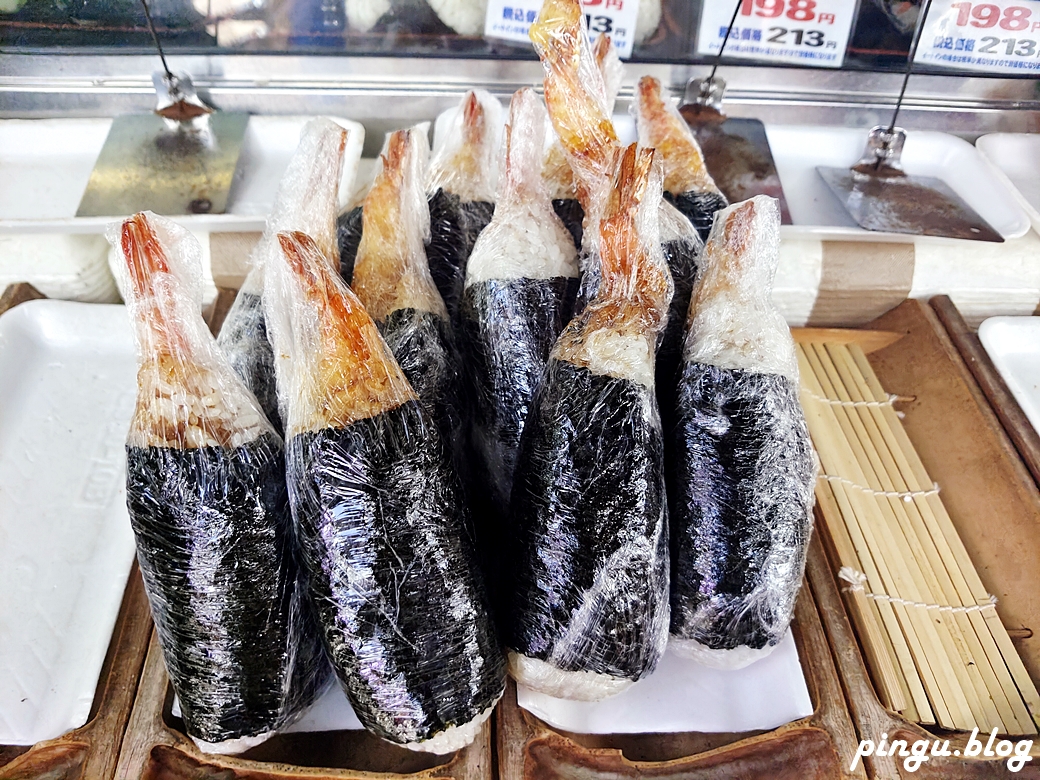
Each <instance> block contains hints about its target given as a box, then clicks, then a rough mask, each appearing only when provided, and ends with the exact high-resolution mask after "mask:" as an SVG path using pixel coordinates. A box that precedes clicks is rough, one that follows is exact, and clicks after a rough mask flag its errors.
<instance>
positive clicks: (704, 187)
mask: <svg viewBox="0 0 1040 780" xmlns="http://www.w3.org/2000/svg"><path fill="white" fill-rule="evenodd" d="M632 112H633V113H634V114H635V116H636V126H637V127H638V129H639V143H641V144H642V145H643V146H650V147H653V148H655V149H657V151H658V159H659V160H661V162H662V163H663V165H664V167H665V176H664V195H665V197H666V198H668V199H669V200H670V201H671V202H672V203H674V204H675V206H676V208H678V209H679V211H681V212H682V213H683V214H685V215H686V217H687V218H689V220H690V222H692V223H693V226H694V227H695V228H697V232H699V233H700V235H701V238H702V239H705V240H707V238H708V234H709V233H710V232H711V226H712V221H713V219H714V217H715V212H716V211H718V210H719V209H723V208H725V207H726V206H728V205H729V202H728V201H727V200H726V196H725V195H723V194H722V192H721V191H720V190H719V188H718V187H717V186H716V185H715V181H714V180H713V179H712V178H711V174H709V173H708V169H707V167H706V166H705V164H704V155H702V154H701V148H700V146H699V145H698V143H697V139H696V138H694V136H693V131H691V130H690V126H689V125H688V124H686V120H685V119H683V118H682V114H680V113H679V110H678V109H677V108H676V107H675V106H674V105H673V104H672V102H671V100H669V99H668V98H666V97H664V96H663V95H661V82H660V81H658V80H657V79H655V78H653V77H652V76H644V77H643V78H641V79H640V80H639V86H638V88H637V89H636V101H635V102H634V103H633V104H632Z"/></svg>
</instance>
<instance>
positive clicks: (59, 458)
mask: <svg viewBox="0 0 1040 780" xmlns="http://www.w3.org/2000/svg"><path fill="white" fill-rule="evenodd" d="M136 389H137V365H136V357H135V354H134V345H133V340H132V336H131V333H130V326H129V323H128V322H127V318H126V310H125V309H124V307H122V306H109V305H100V304H87V303H69V302H65V301H31V302H29V303H24V304H21V305H20V306H16V307H15V308H13V309H11V310H10V311H8V312H7V313H5V314H4V315H3V316H2V317H0V744H13V745H31V744H34V743H36V742H39V741H40V740H44V739H51V738H54V737H58V736H60V735H61V734H64V733H65V732H67V731H69V730H71V729H74V728H78V727H79V726H82V725H83V724H84V723H85V722H86V720H87V716H88V714H89V712H90V707H91V703H92V702H93V699H94V693H95V689H96V687H97V682H98V675H99V674H100V671H101V665H102V663H103V662H104V659H105V653H106V651H107V649H108V645H109V641H110V639H111V635H112V629H113V627H114V625H115V621H116V617H117V616H118V614H119V606H120V603H121V601H122V597H123V591H124V590H125V588H126V582H127V577H128V576H129V573H130V568H131V565H132V563H133V559H134V537H133V533H132V531H131V529H130V521H129V518H128V517H127V511H126V492H125V482H126V477H125V471H126V469H125V455H124V442H125V441H126V432H127V429H128V428H129V423H130V416H131V414H132V412H133V405H134V397H135V394H136Z"/></svg>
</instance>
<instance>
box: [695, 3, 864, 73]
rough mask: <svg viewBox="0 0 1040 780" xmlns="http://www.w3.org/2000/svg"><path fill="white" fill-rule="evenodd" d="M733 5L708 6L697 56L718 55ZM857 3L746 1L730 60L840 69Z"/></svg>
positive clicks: (739, 14)
mask: <svg viewBox="0 0 1040 780" xmlns="http://www.w3.org/2000/svg"><path fill="white" fill-rule="evenodd" d="M733 8H734V6H733V4H732V3H727V2H719V0H712V1H711V2H706V3H704V8H703V10H702V11H701V22H700V25H699V27H698V30H697V53H698V54H701V55H708V56H710V55H713V54H718V53H719V49H720V48H721V47H722V40H723V38H725V37H726V28H727V27H728V26H729V20H730V18H732V16H733ZM855 10H856V0H742V2H741V3H740V10H739V11H738V12H737V18H736V20H735V21H734V22H733V30H732V32H731V33H730V36H729V40H728V41H727V42H726V52H725V56H726V57H733V58H735V59H747V60H765V61H767V62H786V63H790V64H799V65H810V66H814V67H818V68H840V67H841V64H842V61H843V60H844V59H845V47H846V46H847V45H848V42H849V31H850V30H851V29H852V22H853V17H854V13H855Z"/></svg>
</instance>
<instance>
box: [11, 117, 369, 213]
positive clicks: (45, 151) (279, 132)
mask: <svg viewBox="0 0 1040 780" xmlns="http://www.w3.org/2000/svg"><path fill="white" fill-rule="evenodd" d="M311 118H312V117H308V116H251V117H250V118H249V124H248V125H247V126H246V134H245V138H244V140H243V144H242V154H241V156H240V157H239V161H238V168H237V170H236V174H235V181H234V183H233V184H232V187H231V193H230V197H229V207H228V213H226V214H197V215H189V216H179V217H176V220H177V222H178V223H179V224H182V225H183V226H184V227H186V228H188V229H189V230H192V231H259V230H263V228H264V222H265V220H266V218H267V215H268V213H269V212H270V210H271V206H272V204H273V203H274V197H275V193H276V192H277V190H278V183H279V181H280V180H281V177H282V173H283V172H284V171H285V167H286V166H287V165H288V164H289V159H290V158H291V157H292V155H293V152H295V151H296V146H297V144H298V142H299V140H300V131H301V130H302V129H303V126H304V125H305V124H306V123H307V121H308V120H309V119H311ZM332 119H334V121H336V122H338V123H339V124H341V125H342V126H343V127H346V128H347V129H348V130H350V131H351V132H350V134H349V136H348V139H347V144H348V149H347V154H346V159H348V160H352V159H357V158H358V157H360V149H361V146H362V145H363V144H364V137H365V130H364V127H363V126H362V125H360V124H358V123H356V122H351V121H349V120H347V119H340V118H338V117H332ZM111 124H112V120H111V119H5V120H0V171H3V175H2V176H0V233H103V232H104V230H105V226H106V225H108V224H109V223H110V222H112V221H113V219H114V218H112V217H76V209H77V208H78V207H79V201H80V198H82V196H83V192H84V190H85V189H86V187H87V182H88V181H89V180H90V173H91V171H92V170H93V169H94V163H95V161H96V160H97V157H98V155H99V154H100V153H101V147H102V146H104V143H105V138H106V137H107V135H108V129H109V127H110V126H111ZM356 172H357V169H356V165H354V166H344V171H343V178H342V181H341V186H340V205H341V206H346V204H347V201H348V199H349V197H350V195H351V194H352V189H353V180H354V177H355V174H356Z"/></svg>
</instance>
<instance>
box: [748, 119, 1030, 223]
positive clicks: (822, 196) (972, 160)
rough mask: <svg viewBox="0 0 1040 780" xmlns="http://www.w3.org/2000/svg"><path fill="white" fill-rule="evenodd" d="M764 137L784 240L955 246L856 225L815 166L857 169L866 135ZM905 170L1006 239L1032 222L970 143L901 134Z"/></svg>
mask: <svg viewBox="0 0 1040 780" xmlns="http://www.w3.org/2000/svg"><path fill="white" fill-rule="evenodd" d="M766 136H767V137H768V138H769V145H770V147H771V148H772V150H773V159H774V160H775V162H776V169H777V172H778V173H779V174H780V183H781V184H782V185H783V188H784V195H785V197H786V198H787V205H788V207H789V208H790V211H791V220H792V222H793V223H794V224H793V225H785V226H784V227H783V228H782V229H781V234H782V235H783V236H784V237H785V238H810V237H812V238H817V239H823V240H832V241H833V240H838V241H841V240H845V241H887V242H898V243H909V242H914V241H942V242H947V241H956V240H957V239H950V238H937V237H932V236H912V235H907V234H904V233H879V232H874V231H868V230H863V229H862V228H861V227H859V226H858V225H856V223H855V221H853V219H852V217H850V216H849V215H848V213H847V212H846V211H845V209H844V207H843V206H842V205H841V202H840V201H839V200H838V199H837V198H836V197H835V196H834V195H833V194H832V193H831V191H830V188H829V187H828V186H827V185H826V183H824V181H823V179H822V178H820V175H819V173H817V171H816V166H818V165H822V166H829V167H834V168H849V167H851V166H852V165H855V164H856V162H857V161H858V160H859V159H860V157H861V156H862V154H863V148H864V146H866V142H867V129H859V128H847V127H809V126H798V125H766ZM902 163H903V169H904V170H905V171H906V172H907V173H908V174H911V175H918V176H935V177H937V178H939V179H942V180H943V181H944V182H946V184H948V185H949V186H950V188H951V189H952V190H953V191H954V192H956V193H957V194H958V195H960V196H961V198H963V199H964V201H965V202H966V203H967V204H968V205H969V206H971V207H972V208H973V209H975V211H977V212H978V213H979V215H980V216H981V217H982V218H983V219H985V220H986V221H987V222H988V223H989V224H990V225H991V226H992V227H993V229H994V230H996V231H997V232H998V233H1000V234H1001V236H1003V237H1004V238H1005V239H1009V238H1020V237H1021V236H1024V235H1025V234H1026V233H1027V232H1028V231H1029V227H1030V222H1029V217H1028V216H1027V215H1026V213H1025V211H1023V209H1022V207H1021V206H1020V205H1019V204H1018V201H1017V200H1016V198H1015V195H1014V194H1013V193H1012V192H1011V190H1010V189H1009V188H1008V187H1007V186H1006V185H1005V184H1004V183H1003V182H1002V181H1000V179H999V178H998V177H997V176H996V175H994V171H993V169H992V168H991V167H990V166H989V165H988V164H987V163H986V161H985V160H984V159H983V158H982V156H981V155H980V154H979V152H978V150H977V149H976V148H975V147H974V146H972V145H971V144H969V143H968V142H967V141H965V140H963V139H961V138H957V137H956V136H953V135H949V134H947V133H937V132H932V131H929V130H911V131H909V132H907V134H906V145H905V147H904V149H903V156H902Z"/></svg>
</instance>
